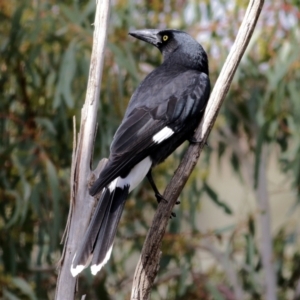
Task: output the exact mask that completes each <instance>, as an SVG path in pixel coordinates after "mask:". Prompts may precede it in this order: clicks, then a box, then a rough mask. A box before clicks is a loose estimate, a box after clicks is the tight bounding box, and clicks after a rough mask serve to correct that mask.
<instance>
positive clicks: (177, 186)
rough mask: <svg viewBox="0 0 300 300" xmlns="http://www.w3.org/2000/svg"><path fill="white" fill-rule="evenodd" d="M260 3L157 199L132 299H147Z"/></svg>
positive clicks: (255, 2)
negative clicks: (172, 218) (168, 229)
mask: <svg viewBox="0 0 300 300" xmlns="http://www.w3.org/2000/svg"><path fill="white" fill-rule="evenodd" d="M263 3H264V1H263V0H250V2H249V5H248V8H247V11H246V14H245V17H244V19H243V22H242V24H241V27H240V29H239V31H238V34H237V37H236V40H235V42H234V44H233V46H232V48H231V51H230V53H229V55H228V57H227V59H226V61H225V64H224V66H223V68H222V71H221V73H220V76H219V78H218V80H217V82H216V84H215V86H214V89H213V91H212V93H211V96H210V100H209V102H208V105H207V108H206V110H205V114H204V117H203V120H202V122H201V124H200V125H199V127H198V129H197V131H196V133H195V138H196V139H197V140H201V141H202V142H201V143H200V144H199V145H191V146H190V147H189V148H188V150H187V152H186V153H185V156H184V158H183V160H182V162H181V163H180V165H179V167H178V169H177V170H176V172H175V174H174V176H173V178H172V180H171V181H170V183H169V184H168V186H167V188H166V190H165V192H164V195H163V196H164V198H165V199H167V200H168V202H167V203H166V202H165V201H161V202H160V204H159V206H158V209H157V211H156V213H155V216H154V219H153V222H152V225H151V228H150V229H149V231H148V234H147V237H146V240H145V243H144V246H143V249H142V253H141V256H140V259H139V262H138V264H137V267H136V270H135V274H134V279H133V286H132V293H131V299H132V300H137V299H138V300H140V299H149V298H150V292H151V288H152V286H153V282H154V279H155V277H156V275H157V272H158V268H159V261H160V256H161V251H160V247H161V243H162V238H163V236H164V233H165V231H166V227H167V224H168V221H169V217H170V214H171V212H172V209H173V207H174V205H175V203H176V201H177V199H178V196H179V194H180V192H181V191H182V189H183V187H184V185H185V183H186V181H187V179H188V177H189V175H190V174H191V172H192V170H193V169H194V167H195V165H196V163H197V160H198V157H199V155H200V152H201V151H202V149H203V147H204V144H205V141H206V139H207V137H208V135H209V133H210V131H211V128H212V126H213V124H214V122H215V119H216V117H217V115H218V112H219V110H220V107H221V105H222V103H223V101H224V99H225V96H226V94H227V92H228V89H229V86H230V83H231V81H232V78H233V76H234V73H235V71H236V69H237V67H238V64H239V62H240V60H241V58H242V56H243V54H244V52H245V50H246V48H247V45H248V43H249V41H250V38H251V36H252V34H253V30H254V28H255V25H256V22H257V19H258V17H259V14H260V12H261V9H262V7H263Z"/></svg>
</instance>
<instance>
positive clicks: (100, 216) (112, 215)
mask: <svg viewBox="0 0 300 300" xmlns="http://www.w3.org/2000/svg"><path fill="white" fill-rule="evenodd" d="M128 193H129V187H128V186H127V187H124V188H118V187H117V188H115V190H114V191H112V192H111V191H110V189H109V188H105V190H103V193H102V195H101V198H100V199H99V202H98V204H97V207H96V211H95V213H94V215H93V217H92V220H91V222H90V225H89V227H88V229H87V231H86V233H85V236H84V239H83V242H82V243H81V247H80V248H79V250H78V251H77V252H76V254H75V256H74V258H73V262H72V266H71V273H72V275H73V276H76V275H78V274H79V273H80V272H81V271H82V270H83V269H84V268H85V267H86V266H87V265H88V264H89V262H90V259H91V256H92V265H94V268H92V273H93V274H96V273H97V272H98V271H99V270H100V269H101V268H102V266H103V265H104V264H105V263H106V262H107V260H108V259H109V257H110V252H111V248H112V245H113V241H114V238H115V235H116V229H117V226H118V224H119V221H120V218H121V214H122V211H123V208H124V204H125V201H126V198H127V195H128ZM108 252H109V253H108Z"/></svg>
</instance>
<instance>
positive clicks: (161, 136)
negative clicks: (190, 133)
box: [152, 126, 174, 144]
mask: <svg viewBox="0 0 300 300" xmlns="http://www.w3.org/2000/svg"><path fill="white" fill-rule="evenodd" d="M172 134H174V131H173V130H172V129H171V128H169V127H167V126H166V127H164V128H163V129H162V130H160V131H159V132H158V133H157V134H155V135H154V136H153V138H152V139H153V142H155V143H158V144H159V143H161V142H162V141H164V140H166V139H167V138H169V137H170V136H171V135H172Z"/></svg>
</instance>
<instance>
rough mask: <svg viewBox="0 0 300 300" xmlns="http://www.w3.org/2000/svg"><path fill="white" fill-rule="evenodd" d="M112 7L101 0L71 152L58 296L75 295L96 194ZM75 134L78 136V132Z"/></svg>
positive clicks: (69, 298)
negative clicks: (77, 262) (74, 271)
mask: <svg viewBox="0 0 300 300" xmlns="http://www.w3.org/2000/svg"><path fill="white" fill-rule="evenodd" d="M109 8H110V1H109V0H102V1H98V3H97V8H96V16H95V23H94V25H95V31H94V42H93V50H92V57H91V64H90V73H89V79H88V87H87V93H86V99H85V103H84V106H83V108H82V111H81V124H80V131H79V135H78V141H77V143H76V141H75V142H74V149H75V150H74V151H73V156H72V167H71V196H70V198H71V199H70V212H69V216H68V221H67V226H66V231H65V234H64V237H65V245H64V251H63V253H62V257H61V259H60V263H59V275H58V279H57V287H56V295H55V299H58V300H73V299H74V298H75V294H76V278H73V277H72V275H71V272H70V266H71V263H72V259H73V256H74V253H75V251H76V248H77V245H78V244H79V243H80V242H81V240H82V237H83V234H84V232H85V230H86V228H87V226H88V223H89V220H90V216H91V214H92V210H93V207H94V198H93V197H91V196H90V195H89V192H88V183H89V179H90V177H91V175H92V172H91V168H90V165H91V158H92V153H93V145H94V136H95V130H96V124H97V111H98V106H99V101H98V100H99V95H100V86H101V75H102V69H103V61H104V50H105V43H106V32H107V26H108V16H109ZM74 136H75V137H76V133H75V134H74Z"/></svg>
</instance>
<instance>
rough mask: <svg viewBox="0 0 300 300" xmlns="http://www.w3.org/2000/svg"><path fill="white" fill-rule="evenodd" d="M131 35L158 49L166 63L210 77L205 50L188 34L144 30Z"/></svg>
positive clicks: (168, 30) (170, 30)
mask: <svg viewBox="0 0 300 300" xmlns="http://www.w3.org/2000/svg"><path fill="white" fill-rule="evenodd" d="M129 34H130V35H131V36H133V37H135V38H137V39H139V40H142V41H145V42H147V43H149V44H152V45H154V46H155V47H157V48H158V49H159V50H160V51H161V53H162V54H163V57H164V61H165V62H166V61H168V62H170V63H171V64H180V65H182V66H184V67H186V68H192V69H197V70H200V71H201V72H204V73H206V74H207V75H208V59H207V55H206V53H205V51H204V49H203V48H202V46H201V45H200V44H199V43H198V42H197V41H196V40H194V39H193V38H192V37H191V36H190V35H189V34H187V33H186V32H184V31H180V30H175V29H164V30H158V29H142V30H135V31H131V32H129Z"/></svg>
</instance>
